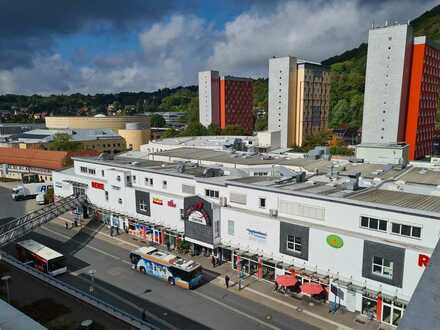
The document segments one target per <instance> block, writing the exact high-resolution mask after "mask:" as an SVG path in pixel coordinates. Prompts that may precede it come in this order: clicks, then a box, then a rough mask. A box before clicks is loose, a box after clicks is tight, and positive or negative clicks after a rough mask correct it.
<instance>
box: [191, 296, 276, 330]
mask: <svg viewBox="0 0 440 330" xmlns="http://www.w3.org/2000/svg"><path fill="white" fill-rule="evenodd" d="M193 293H194V294H196V295H198V296H200V297H202V298H205V299H207V300H209V301H211V302H213V303H215V304H217V305H220V306H222V307H224V308H226V309H229V310H230V311H233V312H235V313H237V314H240V315H241V316H244V317H247V318H248V319H251V320H253V321H255V322H257V323H259V324H261V325H264V326H265V327H267V328H269V329H274V330H281V328H278V327H276V326H274V325H272V324H269V323H267V322H264V321H262V320H260V319H258V318H256V317H254V316H252V315H249V314H247V313H245V312H242V311H241V310H239V309H237V308H234V307H232V306H229V305H227V304H225V303H222V302H221V301H218V300H217V299H215V298H212V297H210V296H207V295H206V294H204V293H201V292H198V291H193Z"/></svg>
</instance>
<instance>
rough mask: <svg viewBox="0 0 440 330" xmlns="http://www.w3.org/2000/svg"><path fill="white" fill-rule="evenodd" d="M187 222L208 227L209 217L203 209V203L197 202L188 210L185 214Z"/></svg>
mask: <svg viewBox="0 0 440 330" xmlns="http://www.w3.org/2000/svg"><path fill="white" fill-rule="evenodd" d="M185 214H186V216H187V219H188V221H190V222H194V223H198V224H201V225H205V226H206V225H210V223H209V215H208V213H207V212H206V211H205V209H204V208H203V203H202V202H198V203H196V204H194V205H193V206H192V207H191V208H189V209H188V210H187V211H186V212H185Z"/></svg>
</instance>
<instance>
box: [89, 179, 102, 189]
mask: <svg viewBox="0 0 440 330" xmlns="http://www.w3.org/2000/svg"><path fill="white" fill-rule="evenodd" d="M92 188H95V189H100V190H104V184H103V183H101V182H96V181H92Z"/></svg>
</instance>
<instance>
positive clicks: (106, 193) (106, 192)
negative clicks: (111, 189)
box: [105, 191, 108, 201]
mask: <svg viewBox="0 0 440 330" xmlns="http://www.w3.org/2000/svg"><path fill="white" fill-rule="evenodd" d="M105 200H106V201H108V191H105Z"/></svg>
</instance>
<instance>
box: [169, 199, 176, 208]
mask: <svg viewBox="0 0 440 330" xmlns="http://www.w3.org/2000/svg"><path fill="white" fill-rule="evenodd" d="M167 205H168V206H169V207H176V203H174V201H173V200H172V199H170V200H169V201H168V203H167Z"/></svg>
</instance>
